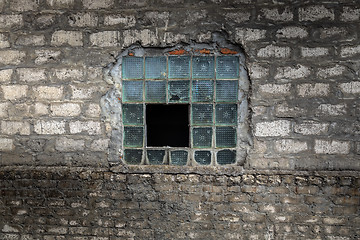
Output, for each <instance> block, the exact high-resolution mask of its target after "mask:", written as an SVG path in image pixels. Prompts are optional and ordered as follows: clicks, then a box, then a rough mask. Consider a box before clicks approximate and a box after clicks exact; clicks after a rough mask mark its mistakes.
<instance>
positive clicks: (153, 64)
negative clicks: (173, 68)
mask: <svg viewBox="0 0 360 240" xmlns="http://www.w3.org/2000/svg"><path fill="white" fill-rule="evenodd" d="M145 78H146V79H166V57H146V58H145Z"/></svg>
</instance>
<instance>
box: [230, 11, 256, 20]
mask: <svg viewBox="0 0 360 240" xmlns="http://www.w3.org/2000/svg"><path fill="white" fill-rule="evenodd" d="M250 18H251V12H250V11H244V12H227V13H226V14H225V19H226V20H227V21H229V22H235V23H243V22H247V21H249V20H250Z"/></svg>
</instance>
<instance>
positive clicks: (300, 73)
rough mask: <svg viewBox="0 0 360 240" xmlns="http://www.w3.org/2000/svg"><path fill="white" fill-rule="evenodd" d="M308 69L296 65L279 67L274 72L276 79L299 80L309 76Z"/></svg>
mask: <svg viewBox="0 0 360 240" xmlns="http://www.w3.org/2000/svg"><path fill="white" fill-rule="evenodd" d="M310 73H311V72H310V68H309V67H306V66H304V65H300V64H297V65H296V66H295V67H279V68H278V69H277V71H276V75H275V78H276V79H301V78H306V77H307V76H309V75H310Z"/></svg>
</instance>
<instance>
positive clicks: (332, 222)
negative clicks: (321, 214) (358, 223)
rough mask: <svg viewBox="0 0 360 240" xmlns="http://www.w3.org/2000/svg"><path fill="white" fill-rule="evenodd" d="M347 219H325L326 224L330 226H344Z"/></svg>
mask: <svg viewBox="0 0 360 240" xmlns="http://www.w3.org/2000/svg"><path fill="white" fill-rule="evenodd" d="M345 221H346V220H345V219H344V218H332V217H327V218H324V219H323V222H324V224H329V225H342V224H344V223H345Z"/></svg>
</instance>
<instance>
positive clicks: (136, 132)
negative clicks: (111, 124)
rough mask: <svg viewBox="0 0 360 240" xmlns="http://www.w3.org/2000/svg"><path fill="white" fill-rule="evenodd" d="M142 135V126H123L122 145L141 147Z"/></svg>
mask: <svg viewBox="0 0 360 240" xmlns="http://www.w3.org/2000/svg"><path fill="white" fill-rule="evenodd" d="M143 136H144V130H143V127H124V146H125V147H142V146H143Z"/></svg>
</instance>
